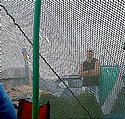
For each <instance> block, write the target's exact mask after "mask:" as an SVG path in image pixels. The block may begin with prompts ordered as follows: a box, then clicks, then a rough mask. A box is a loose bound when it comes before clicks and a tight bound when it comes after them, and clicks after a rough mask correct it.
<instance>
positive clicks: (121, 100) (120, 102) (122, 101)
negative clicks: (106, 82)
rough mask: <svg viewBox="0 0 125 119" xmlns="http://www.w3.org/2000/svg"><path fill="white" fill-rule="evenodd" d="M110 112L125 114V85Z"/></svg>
mask: <svg viewBox="0 0 125 119" xmlns="http://www.w3.org/2000/svg"><path fill="white" fill-rule="evenodd" d="M110 113H113V114H114V113H115V114H120V113H124V114H125V87H123V88H122V90H121V92H120V93H119V94H118V98H117V99H116V101H115V103H114V105H113V107H112V110H111V112H110Z"/></svg>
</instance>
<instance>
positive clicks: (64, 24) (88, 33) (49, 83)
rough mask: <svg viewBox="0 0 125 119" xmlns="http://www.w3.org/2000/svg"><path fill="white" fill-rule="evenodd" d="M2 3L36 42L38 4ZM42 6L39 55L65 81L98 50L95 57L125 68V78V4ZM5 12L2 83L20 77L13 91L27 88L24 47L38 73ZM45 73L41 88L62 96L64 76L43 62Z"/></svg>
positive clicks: (93, 0) (114, 0) (109, 0)
mask: <svg viewBox="0 0 125 119" xmlns="http://www.w3.org/2000/svg"><path fill="white" fill-rule="evenodd" d="M0 4H1V5H3V6H4V7H5V8H6V10H7V11H8V13H9V14H10V15H11V16H12V17H13V18H14V19H15V23H17V24H18V25H19V26H20V28H21V29H22V30H23V32H24V33H25V34H26V36H27V37H28V39H30V41H31V42H32V43H33V20H34V7H35V6H34V1H4V0H2V1H1V3H0ZM41 5H42V6H41V18H40V31H39V32H40V33H39V47H40V48H39V49H40V51H39V52H40V54H41V55H42V56H43V57H44V58H45V59H46V61H47V62H48V63H49V64H50V66H51V67H52V68H53V69H54V71H55V72H56V73H57V74H58V75H59V76H60V77H68V76H69V75H70V76H74V75H75V76H76V75H77V74H78V71H79V68H80V64H81V63H82V62H83V61H85V60H86V56H85V51H86V50H87V49H92V50H93V51H94V57H95V58H96V59H98V60H99V61H100V63H101V66H121V67H122V68H120V71H121V70H122V74H121V75H122V76H123V75H124V74H125V72H124V69H125V67H124V64H125V51H124V50H123V45H124V42H125V40H124V38H125V32H124V31H125V23H124V19H125V10H124V7H125V2H124V1H123V0H85V1H80V0H69V1H63V0H60V1H59V0H55V1H53V0H42V3H41ZM0 14H1V35H0V39H2V40H1V49H2V54H1V70H2V74H1V79H15V78H17V79H19V80H18V81H16V82H17V84H15V83H16V82H15V80H14V81H13V80H12V81H10V80H9V81H10V82H11V85H10V83H7V84H6V85H5V87H6V88H8V87H10V86H12V85H13V86H15V85H22V84H24V80H23V79H24V78H25V67H24V66H25V62H24V57H23V55H22V53H21V52H22V49H23V48H25V49H26V50H27V54H28V55H29V62H30V65H29V67H30V70H31V72H32V64H33V58H32V57H33V48H32V45H31V44H30V43H29V42H28V41H27V38H26V37H25V36H24V34H23V33H22V32H21V31H20V29H19V28H18V27H17V26H16V25H15V24H14V21H13V20H12V18H11V17H10V16H9V15H7V13H6V11H5V9H3V7H1V11H0ZM39 72H40V88H41V89H45V90H49V91H50V92H52V93H53V94H56V95H58V97H59V96H60V95H61V93H59V91H60V92H62V89H58V90H57V88H56V86H55V83H54V82H55V81H57V80H58V78H57V77H56V75H55V74H54V73H53V72H52V70H51V69H50V68H49V67H48V66H47V64H46V63H45V62H44V61H43V60H42V59H41V58H40V71H39ZM121 75H120V76H121ZM20 79H22V80H20ZM77 83H78V82H77ZM79 85H80V84H79ZM115 87H117V88H115V89H117V90H119V91H121V88H122V90H123V87H124V86H123V84H121V85H120V86H119V87H118V85H116V86H115ZM73 90H74V89H72V91H73ZM119 91H118V92H117V93H119ZM81 92H82V88H81V87H80V88H79V89H78V90H77V91H76V90H74V93H75V94H80V93H81ZM113 94H114V93H113ZM115 98H117V96H116V97H115ZM116 102H117V101H116ZM114 103H115V101H113V104H114ZM111 107H112V106H111ZM116 107H117V106H116ZM107 108H109V107H107ZM107 108H106V106H105V109H103V112H105V113H108V114H109V111H104V110H108V109H107ZM112 110H115V112H117V111H116V110H118V108H115V106H114V108H113V109H112ZM110 111H111V109H110ZM112 113H113V111H112ZM119 113H120V112H119ZM124 113H125V111H124Z"/></svg>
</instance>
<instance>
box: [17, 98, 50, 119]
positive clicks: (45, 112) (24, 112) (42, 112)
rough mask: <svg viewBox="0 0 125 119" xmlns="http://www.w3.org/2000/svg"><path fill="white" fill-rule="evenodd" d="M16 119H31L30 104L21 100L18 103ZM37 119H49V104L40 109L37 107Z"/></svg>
mask: <svg viewBox="0 0 125 119" xmlns="http://www.w3.org/2000/svg"><path fill="white" fill-rule="evenodd" d="M17 115H18V119H32V103H31V102H29V101H27V100H25V99H21V100H20V101H19V110H18V114H17ZM39 119H50V104H49V102H48V103H47V104H46V105H45V106H43V107H41V106H39Z"/></svg>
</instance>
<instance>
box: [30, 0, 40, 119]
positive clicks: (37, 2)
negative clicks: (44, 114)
mask: <svg viewBox="0 0 125 119" xmlns="http://www.w3.org/2000/svg"><path fill="white" fill-rule="evenodd" d="M40 10H41V0H35V15H34V26H33V111H32V119H38V118H39V27H40Z"/></svg>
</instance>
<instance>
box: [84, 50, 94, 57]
mask: <svg viewBox="0 0 125 119" xmlns="http://www.w3.org/2000/svg"><path fill="white" fill-rule="evenodd" d="M85 53H86V56H87V59H92V58H93V56H94V52H93V51H92V50H90V49H89V50H86V52H85Z"/></svg>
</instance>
